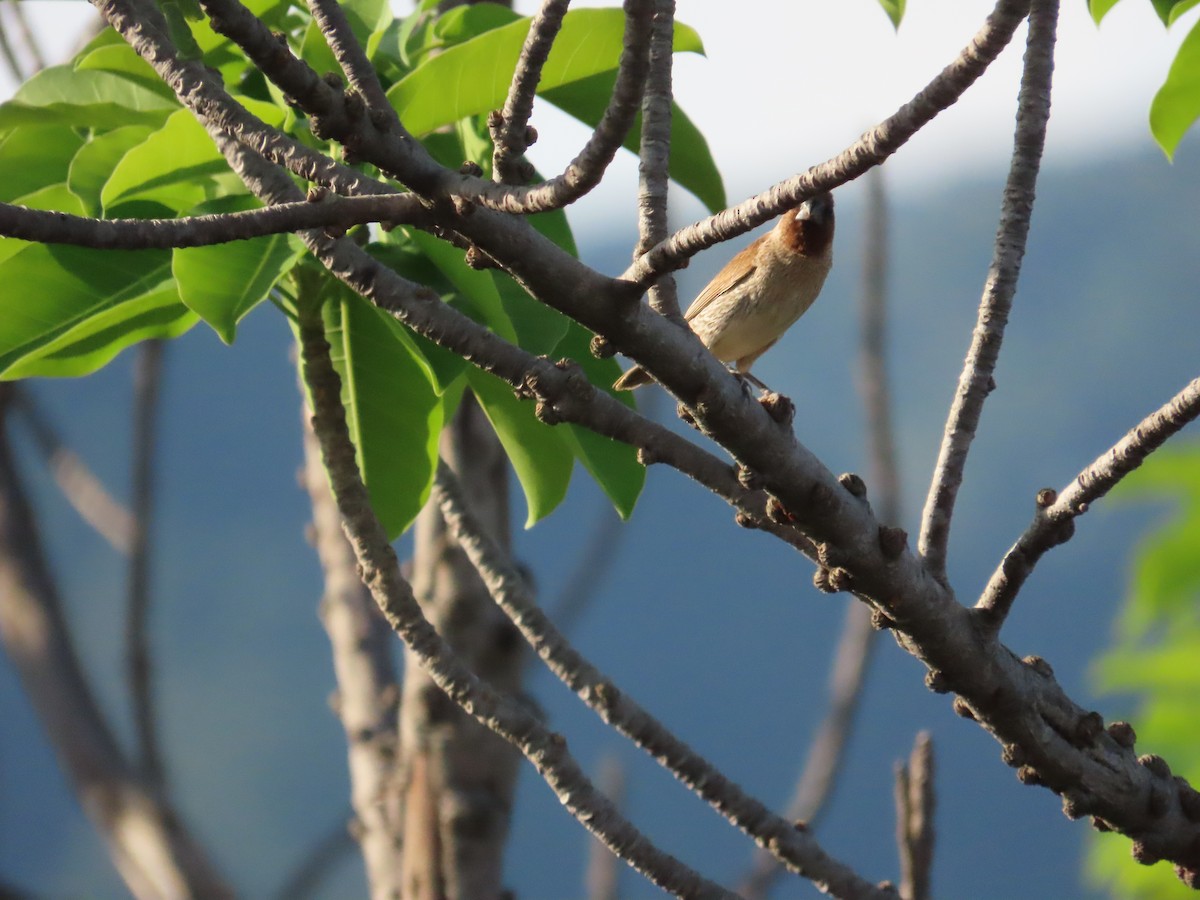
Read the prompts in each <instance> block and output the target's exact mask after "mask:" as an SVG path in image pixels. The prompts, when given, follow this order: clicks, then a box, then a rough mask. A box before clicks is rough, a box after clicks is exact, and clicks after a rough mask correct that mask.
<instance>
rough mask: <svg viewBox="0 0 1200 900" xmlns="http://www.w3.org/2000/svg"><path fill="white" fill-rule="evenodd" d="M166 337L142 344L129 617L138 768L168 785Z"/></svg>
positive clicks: (157, 784) (158, 786)
mask: <svg viewBox="0 0 1200 900" xmlns="http://www.w3.org/2000/svg"><path fill="white" fill-rule="evenodd" d="M163 351H164V345H163V342H162V341H159V340H153V341H146V342H145V343H144V344H142V345H141V346H140V347H139V348H138V357H137V363H136V366H135V368H134V376H133V378H134V383H133V435H132V437H133V472H132V477H131V479H130V483H131V484H132V486H133V488H132V493H133V525H134V527H133V541H132V543H131V546H130V552H129V585H128V599H127V607H126V614H125V615H126V617H125V656H126V665H127V666H128V678H129V696H130V698H131V700H132V702H133V721H134V726H135V728H136V730H137V746H138V767H139V768H140V769H141V771H142V774H143V775H144V777H145V778H146V781H147V782H148V783H149V784H150V785H151V786H152V787H153V788H154V789H155V790H163V789H164V786H165V772H164V767H163V759H162V753H161V751H160V749H159V746H158V721H157V717H156V715H155V710H154V671H153V661H152V658H151V652H150V641H149V637H148V635H147V622H148V619H149V616H150V559H151V535H152V534H153V530H154V468H155V452H156V446H157V440H156V435H155V431H156V427H157V420H158V388H159V381H160V380H161V378H162V357H163Z"/></svg>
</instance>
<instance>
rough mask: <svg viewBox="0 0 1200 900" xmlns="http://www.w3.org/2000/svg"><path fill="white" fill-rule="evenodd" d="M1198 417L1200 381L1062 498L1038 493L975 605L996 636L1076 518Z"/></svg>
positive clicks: (1148, 420) (1126, 439)
mask: <svg viewBox="0 0 1200 900" xmlns="http://www.w3.org/2000/svg"><path fill="white" fill-rule="evenodd" d="M1197 416H1200V378H1197V379H1195V380H1194V381H1192V382H1190V383H1189V384H1188V385H1187V387H1185V388H1184V389H1183V390H1182V391H1180V392H1179V393H1178V394H1176V395H1175V396H1174V397H1172V398H1171V399H1170V400H1169V401H1167V403H1165V404H1163V406H1161V407H1160V408H1159V409H1157V410H1155V411H1154V412H1153V413H1151V414H1150V415H1148V416H1146V418H1144V419H1142V421H1141V422H1139V423H1138V424H1137V425H1135V426H1134V427H1133V429H1132V430H1131V431H1129V432H1128V433H1127V434H1126V435H1125V437H1123V438H1121V440H1120V441H1118V442H1117V443H1116V444H1115V445H1114V446H1113V447H1111V448H1110V449H1109V450H1107V451H1105V452H1104V453H1103V454H1102V455H1101V456H1099V457H1097V459H1096V460H1095V461H1094V462H1093V463H1092V464H1091V465H1089V466H1088V467H1087V468H1086V469H1084V470H1083V471H1082V472H1080V473H1079V474H1078V475H1076V476H1075V480H1074V481H1072V482H1071V483H1070V484H1069V485H1068V486H1067V487H1066V488H1064V489H1063V491H1062V493H1059V494H1056V493H1055V492H1054V491H1053V490H1051V489H1049V488H1047V489H1045V490H1043V491H1039V492H1038V497H1037V512H1036V513H1035V514H1034V517H1033V522H1031V523H1030V525H1029V527H1028V528H1026V529H1025V533H1024V534H1022V535H1021V536H1020V537H1019V538H1018V539H1017V542H1016V543H1015V544H1013V546H1012V547H1011V548H1010V549H1009V551H1008V552H1007V553H1006V554H1004V559H1003V560H1001V562H1000V565H999V566H997V568H996V571H995V572H993V573H992V577H991V578H990V579H989V580H988V583H987V586H986V587H985V588H984V589H983V593H982V595H980V598H979V601H978V602H977V603H976V604H975V609H976V610H978V611H979V612H980V613H983V614H984V616H985V618H986V621H987V622H988V624H989V626H990V628H991V629H992V630H996V631H998V630H999V629H1000V627H1001V626H1002V625H1003V624H1004V620H1005V618H1006V617H1007V616H1008V613H1009V610H1010V609H1011V608H1012V604H1013V601H1014V600H1015V599H1016V597H1017V594H1018V593H1019V592H1020V590H1021V587H1022V586H1023V585H1024V584H1025V581H1026V580H1027V579H1028V578H1029V576H1030V575H1031V574H1032V573H1033V569H1034V566H1036V565H1037V563H1038V560H1040V559H1041V558H1042V555H1043V554H1044V553H1046V551H1047V550H1050V549H1051V548H1053V547H1057V546H1058V545H1059V544H1063V543H1066V542H1067V541H1069V540H1070V539H1071V537H1072V536H1073V535H1074V534H1075V519H1076V518H1077V517H1078V516H1081V515H1083V514H1084V513H1085V512H1087V511H1088V509H1089V508H1090V507H1091V504H1092V503H1094V502H1095V501H1096V500H1099V499H1100V498H1101V497H1103V496H1104V495H1105V494H1107V493H1108V492H1109V491H1111V490H1112V489H1113V488H1114V487H1116V486H1117V483H1118V482H1120V480H1121V479H1122V478H1124V477H1125V476H1126V475H1128V474H1129V473H1130V472H1132V471H1133V470H1134V469H1136V468H1137V467H1138V466H1140V465H1141V464H1142V463H1143V462H1144V461H1145V459H1146V457H1147V456H1149V455H1150V454H1151V453H1153V452H1154V451H1155V450H1157V449H1158V448H1159V447H1161V446H1162V445H1163V444H1164V443H1166V441H1167V439H1168V438H1170V437H1171V436H1172V435H1174V434H1176V433H1177V432H1178V431H1179V430H1180V429H1182V428H1183V427H1184V426H1185V425H1187V424H1188V423H1189V422H1192V421H1193V420H1195V419H1196V417H1197Z"/></svg>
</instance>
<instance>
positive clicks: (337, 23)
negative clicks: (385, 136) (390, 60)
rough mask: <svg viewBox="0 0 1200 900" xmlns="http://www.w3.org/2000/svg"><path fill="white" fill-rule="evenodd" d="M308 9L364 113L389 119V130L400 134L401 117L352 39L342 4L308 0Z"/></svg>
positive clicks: (361, 48)
mask: <svg viewBox="0 0 1200 900" xmlns="http://www.w3.org/2000/svg"><path fill="white" fill-rule="evenodd" d="M308 8H309V11H310V12H312V16H313V20H314V21H316V23H317V26H318V27H319V28H320V29H321V33H322V34H323V35H325V41H326V43H328V44H329V49H330V50H332V51H333V55H334V58H335V59H337V61H338V65H340V66H341V67H342V71H343V72H344V73H345V74H346V80H347V81H349V82H350V86H351V87H353V88H354V90H356V91H358V93H359V95H360V96H361V97H362V98H363V101H364V102H365V103H366V104H367V109H369V110H370V111H371V113H372V114H373V115H376V116H385V117H387V118H389V119H390V120H391V127H394V128H396V130H398V131H401V130H403V126H402V125H401V124H400V117H399V116H397V115H396V111H395V110H394V109H393V108H392V105H391V104H390V103H388V98H387V94H386V93H385V92H384V90H383V85H382V84H380V82H379V76H378V75H377V74H376V73H375V67H374V66H372V65H371V60H369V59H368V58H367V53H366V50H364V49H363V46H362V44H361V43H359V41H358V38H356V37H355V36H354V32H353V30H351V28H350V20H349V19H347V18H346V13H345V11H344V10H343V9H342V7H341V4H339V3H338V2H337V0H308Z"/></svg>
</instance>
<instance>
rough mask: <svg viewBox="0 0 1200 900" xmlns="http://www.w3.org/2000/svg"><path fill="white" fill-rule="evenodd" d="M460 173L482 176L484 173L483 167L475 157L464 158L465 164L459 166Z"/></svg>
mask: <svg viewBox="0 0 1200 900" xmlns="http://www.w3.org/2000/svg"><path fill="white" fill-rule="evenodd" d="M458 174H459V175H470V176H471V177H472V178H480V177H482V175H483V167H482V166H481V165H479V163H477V162H475V160H473V159H464V160H463V164H462V165H461V166H459V167H458Z"/></svg>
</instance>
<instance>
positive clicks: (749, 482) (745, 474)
mask: <svg viewBox="0 0 1200 900" xmlns="http://www.w3.org/2000/svg"><path fill="white" fill-rule="evenodd" d="M737 480H738V483H739V484H741V486H742V487H744V488H745V489H746V490H748V491H757V490H758V489H759V488H761V487H762V485H763V479H762V476H761V475H760V474H759V473H757V472H755V471H754V470H752V469H749V468H747V467H746V466H745V465H744V464H742V463H738V466H737Z"/></svg>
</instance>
